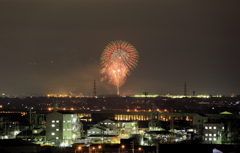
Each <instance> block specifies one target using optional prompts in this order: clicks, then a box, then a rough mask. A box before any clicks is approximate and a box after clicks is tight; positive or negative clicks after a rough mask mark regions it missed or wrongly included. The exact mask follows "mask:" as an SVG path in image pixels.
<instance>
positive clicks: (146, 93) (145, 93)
mask: <svg viewBox="0 0 240 153" xmlns="http://www.w3.org/2000/svg"><path fill="white" fill-rule="evenodd" d="M143 94H144V95H145V99H144V103H145V109H144V112H145V120H147V95H148V92H143Z"/></svg>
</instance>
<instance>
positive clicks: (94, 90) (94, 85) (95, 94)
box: [93, 80, 97, 97]
mask: <svg viewBox="0 0 240 153" xmlns="http://www.w3.org/2000/svg"><path fill="white" fill-rule="evenodd" d="M93 96H94V97H95V96H97V92H96V81H95V80H94V82H93Z"/></svg>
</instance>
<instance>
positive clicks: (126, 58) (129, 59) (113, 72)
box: [101, 40, 138, 95]
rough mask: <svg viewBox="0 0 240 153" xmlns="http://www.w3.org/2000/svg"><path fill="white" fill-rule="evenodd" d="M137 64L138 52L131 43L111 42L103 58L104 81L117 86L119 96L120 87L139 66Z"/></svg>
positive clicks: (102, 71)
mask: <svg viewBox="0 0 240 153" xmlns="http://www.w3.org/2000/svg"><path fill="white" fill-rule="evenodd" d="M137 62H138V52H137V50H136V49H135V47H134V46H132V45H131V44H130V43H128V42H125V41H122V40H116V41H112V42H110V43H109V44H108V45H107V46H106V47H105V49H104V51H103V53H102V56H101V65H102V70H101V73H102V74H104V78H103V80H108V82H109V83H111V84H113V85H115V86H116V87H117V94H118V95H119V87H120V86H122V85H123V84H124V83H125V82H126V79H127V75H129V74H130V70H133V69H134V68H135V67H136V66H137Z"/></svg>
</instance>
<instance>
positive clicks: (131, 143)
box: [130, 140, 134, 153]
mask: <svg viewBox="0 0 240 153" xmlns="http://www.w3.org/2000/svg"><path fill="white" fill-rule="evenodd" d="M130 145H131V147H132V153H134V140H133V141H131V142H130Z"/></svg>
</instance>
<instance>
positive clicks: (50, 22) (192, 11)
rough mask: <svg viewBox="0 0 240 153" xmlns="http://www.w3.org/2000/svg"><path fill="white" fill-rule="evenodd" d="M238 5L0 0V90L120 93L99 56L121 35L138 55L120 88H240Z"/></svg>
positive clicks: (122, 91)
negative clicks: (103, 69)
mask: <svg viewBox="0 0 240 153" xmlns="http://www.w3.org/2000/svg"><path fill="white" fill-rule="evenodd" d="M239 4H240V2H238V1H223V0H220V1H218V2H217V3H216V2H215V1H208V2H203V1H187V0H184V1H177V0H174V1H162V0H150V1H144V0H133V1H128V0H121V1H118V0H116V1H112V0H102V1H97V0H88V1H87V0H83V1H77V0H73V1H71V2H70V1H68V2H65V1H62V0H60V1H45V0H43V1H38V0H36V1H30V0H24V1H21V2H20V1H17V0H13V1H11V2H10V1H7V0H0V19H1V24H0V27H1V32H0V55H1V60H0V68H1V75H0V94H2V93H5V94H18V95H36V96H41V95H46V94H49V93H70V92H71V93H76V94H79V93H83V94H85V95H91V94H93V90H94V89H93V88H94V87H93V84H94V80H96V91H97V94H116V87H114V86H112V85H111V84H108V83H107V81H105V82H101V81H100V79H101V74H100V70H101V65H100V56H101V53H102V51H103V50H104V48H105V46H106V44H108V43H109V42H111V41H113V40H119V39H120V40H125V41H127V42H130V43H131V44H132V45H133V46H134V47H135V48H136V49H137V51H138V52H139V55H140V56H139V60H138V66H137V67H136V69H135V70H134V71H133V72H132V73H131V75H130V76H128V78H127V81H126V83H125V84H124V85H123V86H122V87H121V88H120V94H125V95H134V94H142V93H143V92H145V91H146V92H148V93H149V94H160V95H163V94H168V93H169V94H172V95H177V94H181V95H183V94H184V83H185V82H186V84H187V94H188V95H191V94H192V92H193V91H195V94H196V95H198V94H208V95H217V94H221V95H226V96H229V95H232V94H235V95H240V88H239V86H240V81H239V78H240V72H239V71H238V70H239V67H240V65H239V62H238V61H239V60H238V59H239V58H238V57H239V55H240V44H239V41H240V29H239V27H240V19H239V14H240V10H239Z"/></svg>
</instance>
